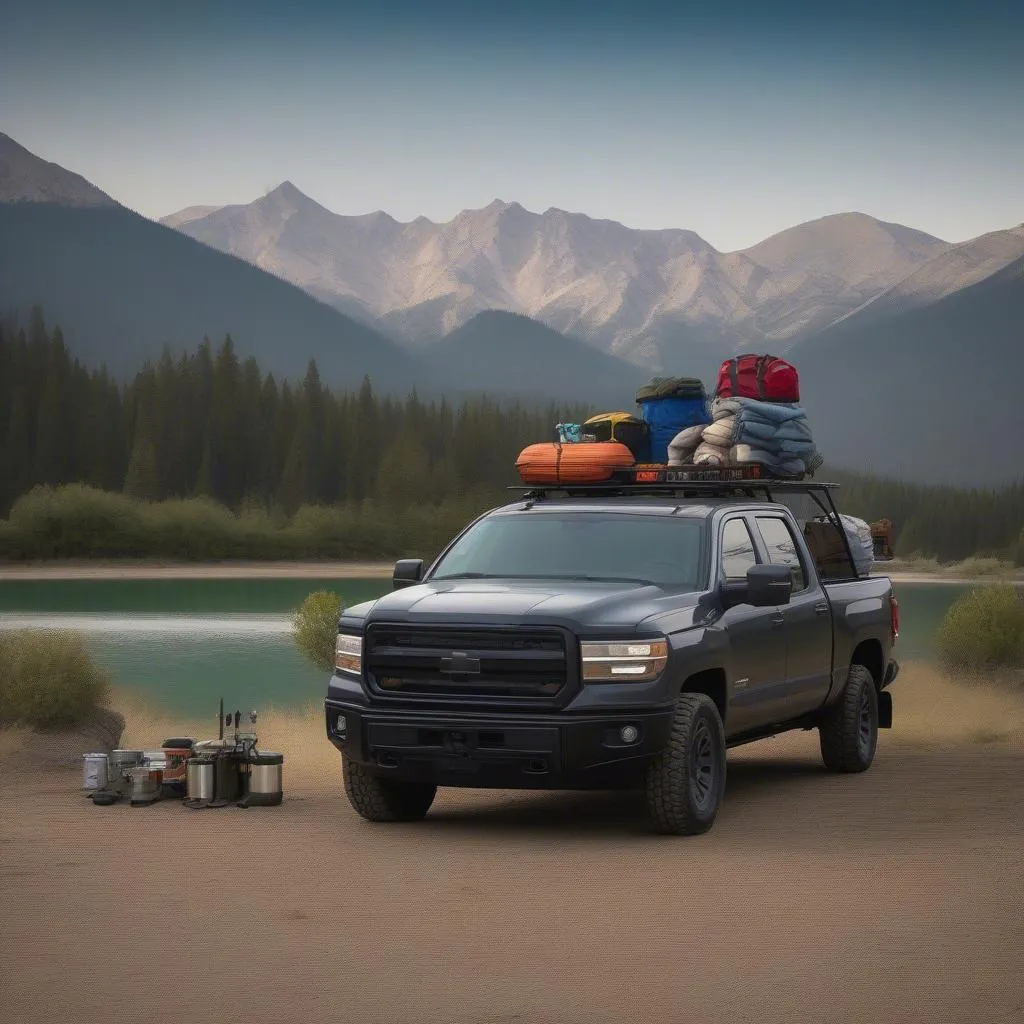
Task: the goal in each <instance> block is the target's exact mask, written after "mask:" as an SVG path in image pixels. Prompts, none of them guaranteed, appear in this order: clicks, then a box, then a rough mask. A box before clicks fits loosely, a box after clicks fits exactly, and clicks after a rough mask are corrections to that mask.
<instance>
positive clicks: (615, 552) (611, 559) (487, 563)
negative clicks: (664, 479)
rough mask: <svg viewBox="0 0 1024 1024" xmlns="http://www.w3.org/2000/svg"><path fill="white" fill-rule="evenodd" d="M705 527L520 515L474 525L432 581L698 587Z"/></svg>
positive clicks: (611, 517)
mask: <svg viewBox="0 0 1024 1024" xmlns="http://www.w3.org/2000/svg"><path fill="white" fill-rule="evenodd" d="M702 537H703V522H702V521H701V520H696V519H684V518H679V517H677V516H653V515H636V514H630V513H621V512H620V513H616V512H537V511H530V512H517V513H513V514H502V515H496V516H490V517H488V518H487V519H484V520H482V521H481V522H479V523H477V524H476V525H475V526H473V527H471V528H470V529H469V530H468V531H467V532H466V533H465V535H464V536H462V537H461V538H460V539H459V540H458V541H457V542H456V543H455V544H454V545H453V546H452V548H451V550H450V551H449V552H448V554H447V555H445V556H444V558H443V559H442V560H441V561H440V562H439V563H438V565H437V568H436V570H435V572H434V573H433V574H432V575H431V579H434V580H444V579H460V578H461V579H466V578H484V579H486V578H494V577H502V578H505V579H508V578H522V579H593V580H623V581H630V582H639V583H653V584H656V585H657V586H660V587H671V588H685V589H688V590H695V589H697V587H698V583H699V579H698V577H699V575H700V565H701V541H702Z"/></svg>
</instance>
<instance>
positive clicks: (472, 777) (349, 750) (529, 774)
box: [325, 700, 673, 789]
mask: <svg viewBox="0 0 1024 1024" xmlns="http://www.w3.org/2000/svg"><path fill="white" fill-rule="evenodd" d="M325 710H326V721H327V736H328V738H329V739H330V741H331V742H332V743H333V744H334V745H335V746H336V747H337V748H338V749H339V750H340V751H341V752H342V753H343V754H345V756H346V757H348V758H350V759H351V760H353V761H357V762H359V763H360V764H363V765H366V766H368V767H371V768H373V770H374V771H375V772H377V773H378V774H380V775H381V776H384V777H388V778H394V779H396V780H400V781H404V782H431V783H434V784H436V785H439V786H469V787H473V788H483V789H487V788H496V789H592V788H608V787H618V786H622V785H629V784H632V783H637V782H639V781H640V779H642V773H643V768H644V767H645V765H646V764H647V762H648V761H649V760H650V759H651V758H652V757H653V756H654V755H656V754H658V753H659V752H660V751H661V750H662V749H663V748H664V747H665V745H666V743H667V742H668V735H669V730H670V729H671V727H672V717H673V709H671V708H668V709H664V710H657V711H642V712H631V711H617V710H616V711H608V712H606V713H600V714H597V713H593V712H591V713H588V714H586V715H567V714H565V713H564V712H563V713H561V714H543V713H537V714H532V713H531V714H521V713H520V714H515V713H499V712H487V713H484V712H480V713H473V714H469V713H464V714H458V713H447V712H444V713H443V712H427V711H397V710H391V709H380V710H377V709H370V708H367V707H364V706H359V705H351V704H344V703H340V702H338V701H332V700H328V701H326V703H325ZM339 716H343V718H344V732H342V731H341V730H340V729H339V724H338V719H339ZM625 726H633V727H634V728H636V729H637V731H638V736H637V738H636V739H635V740H634V741H633V742H630V743H627V742H625V741H623V739H622V737H621V735H620V730H621V729H622V728H623V727H625Z"/></svg>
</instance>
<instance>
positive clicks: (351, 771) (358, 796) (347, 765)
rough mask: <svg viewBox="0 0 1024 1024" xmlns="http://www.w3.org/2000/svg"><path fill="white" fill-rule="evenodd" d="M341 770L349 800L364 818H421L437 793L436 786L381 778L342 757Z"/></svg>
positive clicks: (389, 819) (419, 819)
mask: <svg viewBox="0 0 1024 1024" xmlns="http://www.w3.org/2000/svg"><path fill="white" fill-rule="evenodd" d="M341 773H342V775H343V776H344V779H345V793H346V795H347V796H348V802H349V803H350V804H351V805H352V807H353V808H354V809H355V811H356V813H357V814H359V816H360V817H363V818H365V819H366V820H367V821H422V820H423V819H424V818H425V817H426V816H427V811H429V810H430V805H431V804H432V803H433V802H434V797H435V795H436V794H437V786H433V785H430V784H429V783H425V782H398V781H396V780H395V779H382V778H381V777H380V776H379V775H374V774H372V773H371V772H370V771H368V770H367V769H366V767H365V766H363V765H361V764H358V763H356V762H355V761H350V760H349V759H348V758H347V757H344V756H343V757H342V759H341Z"/></svg>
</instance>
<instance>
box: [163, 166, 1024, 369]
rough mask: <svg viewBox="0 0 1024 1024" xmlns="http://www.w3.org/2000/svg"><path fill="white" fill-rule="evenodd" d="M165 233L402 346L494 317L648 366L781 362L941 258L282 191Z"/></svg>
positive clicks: (803, 229)
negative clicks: (394, 212)
mask: <svg viewBox="0 0 1024 1024" xmlns="http://www.w3.org/2000/svg"><path fill="white" fill-rule="evenodd" d="M164 223H166V224H168V225H173V226H174V227H176V228H177V229H178V230H180V231H182V232H184V233H186V234H188V235H190V236H191V237H193V238H195V239H197V240H199V241H201V242H204V243H206V244H207V245H210V246H212V247H213V248H216V249H220V250H221V251H222V252H227V253H231V254H232V255H234V256H238V257H240V258H242V259H245V260H248V261H249V262H251V263H254V264H256V265H257V266H260V267H262V268H263V269H265V270H268V271H270V272H271V273H273V274H276V275H278V276H280V277H283V278H285V279H286V280H288V281H291V282H292V283H294V284H297V285H299V286H300V287H302V288H304V289H305V290H306V291H308V292H309V293H310V294H311V295H315V296H317V297H318V298H320V299H323V301H325V302H329V303H331V304H332V305H334V306H336V307H337V308H338V309H340V310H342V311H343V312H345V313H347V314H349V315H352V316H355V317H358V318H361V319H363V320H364V321H366V322H368V323H373V324H375V325H377V326H378V327H379V328H380V329H382V330H384V331H385V332H387V333H390V334H391V335H393V336H394V337H396V338H398V339H400V340H402V341H403V342H405V343H407V344H410V345H422V344H426V343H429V341H431V340H433V339H436V338H438V337H441V336H442V335H444V334H447V333H449V332H450V331H452V330H454V329H456V328H458V327H460V326H462V325H463V324H465V323H466V322H468V321H469V320H470V319H471V318H472V317H473V316H474V315H476V314H477V313H479V312H481V311H483V310H490V309H501V310H506V311H508V312H513V313H519V314H522V315H526V316H529V317H531V318H533V319H536V320H539V321H541V322H542V323H544V324H546V325H547V326H549V327H552V328H554V329H555V330H558V331H560V332H563V333H571V334H574V335H576V336H578V337H580V338H583V339H585V340H588V341H590V342H592V343H593V344H595V345H597V346H598V347H600V348H602V349H604V350H605V351H607V352H609V353H612V354H614V355H618V356H621V357H623V358H626V359H628V360H630V361H632V362H635V363H637V364H639V365H641V366H643V367H644V368H646V369H653V370H666V369H670V368H671V367H672V366H673V365H678V364H679V363H680V362H681V361H689V360H691V359H693V358H695V357H696V358H702V357H704V356H705V355H707V354H708V353H710V358H711V360H712V361H714V360H717V359H718V358H719V356H720V353H722V352H723V351H728V352H731V351H737V350H740V349H744V350H746V349H751V348H759V347H763V346H764V345H766V344H770V345H771V346H772V348H773V351H779V352H785V350H786V349H787V348H788V347H789V345H790V344H792V343H793V342H794V341H795V339H797V338H798V337H799V336H801V335H802V334H806V333H808V332H810V331H813V330H816V329H819V328H821V327H824V326H826V325H827V324H829V323H831V322H833V321H834V320H836V319H838V318H840V317H842V316H844V315H846V314H848V313H850V312H852V311H853V310H854V309H856V308H857V307H859V306H861V305H863V304H864V303H865V302H867V301H869V300H870V299H872V298H874V297H876V296H877V295H878V294H879V293H881V292H882V291H884V290H885V289H887V288H889V287H891V286H893V285H894V284H896V283H897V282H899V281H902V280H903V279H905V278H906V277H907V276H908V275H910V274H911V273H913V272H914V271H915V270H917V269H918V268H919V267H921V266H922V265H924V264H926V263H927V262H928V261H930V260H931V259H933V258H934V257H937V256H939V255H940V254H942V253H944V252H946V251H947V250H948V249H949V248H950V246H949V243H947V242H944V241H942V240H941V239H938V238H934V237H932V236H931V235H927V234H924V233H923V232H920V231H915V230H913V229H911V228H907V227H903V226H902V225H899V224H889V223H885V222H882V221H878V220H875V219H873V218H871V217H867V216H865V215H863V214H856V213H851V214H840V215H837V216H832V217H825V218H822V219H821V220H817V221H813V222H811V223H808V224H802V225H799V226H798V227H795V228H792V229H790V230H788V231H784V232H782V233H780V234H778V235H775V236H773V237H772V238H769V239H766V240H765V241H763V242H761V243H759V244H758V245H755V246H753V247H752V248H750V249H747V250H744V251H741V252H732V253H722V252H719V251H718V250H717V249H715V248H714V247H713V246H712V245H711V244H710V243H708V242H706V241H705V240H704V239H703V238H701V237H700V236H699V235H697V234H695V233H694V232H692V231H685V230H664V231H639V230H633V229H630V228H627V227H624V226H623V225H621V224H617V223H614V222H612V221H607V220H594V219H592V218H590V217H586V216H584V215H582V214H576V213H567V212H565V211H564V210H556V209H550V210H547V211H546V212H545V213H542V214H536V213H531V212H529V211H527V210H525V209H523V207H522V206H520V205H519V204H517V203H506V202H502V201H500V200H495V201H494V202H493V203H491V204H490V205H488V206H486V207H484V208H483V209H481V210H465V211H463V212H462V213H460V214H458V215H457V216H456V217H455V218H454V219H452V220H451V221H449V222H447V223H444V224H436V223H433V222H431V221H429V220H427V219H426V218H424V217H421V218H418V219H417V220H415V221H412V222H411V223H400V222H398V221H396V220H394V219H393V218H392V217H390V216H388V215H387V214H386V213H382V212H377V213H371V214H367V215H365V216H357V217H346V216H340V215H338V214H335V213H332V212H331V211H329V210H327V209H325V208H324V207H323V206H321V205H320V204H319V203H317V202H315V201H314V200H312V199H310V198H309V197H308V196H306V195H304V194H303V193H302V192H300V191H299V190H298V189H297V188H296V187H295V186H294V185H292V184H291V183H290V182H285V183H284V184H283V185H280V186H279V187H278V188H275V189H273V190H272V191H270V192H268V193H267V194H266V195H265V196H262V197H261V198H259V199H257V200H256V201H255V202H252V203H249V204H247V205H240V206H226V207H222V208H220V209H212V210H211V209H210V208H209V207H192V208H190V209H188V210H183V211H181V212H179V213H177V214H172V215H171V216H170V217H168V218H165V220H164ZM1022 251H1024V250H1022Z"/></svg>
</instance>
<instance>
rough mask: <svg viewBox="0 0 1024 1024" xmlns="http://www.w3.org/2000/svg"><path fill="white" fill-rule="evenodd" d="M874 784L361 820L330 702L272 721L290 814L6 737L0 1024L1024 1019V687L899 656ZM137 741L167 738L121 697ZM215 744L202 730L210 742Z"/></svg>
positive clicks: (163, 726) (766, 749)
mask: <svg viewBox="0 0 1024 1024" xmlns="http://www.w3.org/2000/svg"><path fill="white" fill-rule="evenodd" d="M894 697H895V704H896V727H895V728H894V729H893V730H891V731H887V732H884V733H883V734H882V737H881V742H880V749H879V754H878V757H877V760H876V762H875V764H874V765H873V767H872V769H871V770H870V771H869V772H868V773H866V774H864V775H861V776H852V777H837V776H830V775H828V774H827V773H825V772H824V770H823V769H822V768H821V766H820V762H819V758H818V753H817V746H816V739H815V737H814V734H797V735H794V736H790V737H783V738H780V739H778V740H775V741H770V742H766V743H763V744H755V745H753V746H750V747H747V748H742V749H740V750H737V751H735V752H734V753H733V754H732V755H731V756H730V762H729V772H730V774H729V783H728V789H727V794H726V802H725V804H724V807H723V809H722V812H721V813H720V816H719V819H718V821H717V822H716V824H715V827H714V828H713V830H712V831H711V832H710V833H709V834H708V835H706V836H703V837H700V838H696V839H682V838H666V837H659V836H652V835H651V834H649V833H648V832H647V830H646V823H645V821H644V818H643V814H642V810H641V808H639V807H638V806H637V805H636V802H635V798H634V797H633V796H632V795H629V794H604V793H597V794H523V793H508V792H478V791H467V792H461V793H460V792H456V791H448V792H444V791H442V794H441V795H440V796H439V798H438V800H437V802H436V804H435V806H434V809H433V810H432V812H431V815H430V817H429V818H428V819H427V821H426V822H423V823H421V824H417V825H398V826H387V825H371V824H369V823H366V822H363V821H362V820H360V819H359V818H357V817H356V816H355V814H354V813H353V812H352V811H351V810H350V809H349V807H348V805H347V803H346V801H345V799H344V796H343V793H342V790H341V785H340V780H339V777H338V768H337V763H336V758H335V756H334V754H333V752H332V750H331V748H330V747H329V746H328V744H327V743H326V740H325V739H324V737H323V732H322V725H321V721H320V718H319V712H318V710H317V709H315V708H311V709H310V710H309V712H308V713H307V714H305V715H297V714H291V715H285V714H273V713H272V714H270V715H268V716H267V721H266V722H265V723H264V724H263V727H262V728H261V739H262V744H261V745H262V746H263V747H265V748H267V749H277V750H281V751H283V752H284V753H285V756H286V762H285V789H286V794H285V802H284V804H283V805H282V806H281V807H278V808H265V809H252V810H248V811H244V810H239V809H236V808H225V809H223V810H204V811H202V812H197V811H191V810H187V809H185V808H183V807H181V806H179V805H178V804H176V803H172V802H169V801H168V802H163V803H159V804H156V805H154V806H152V807H148V808H132V807H129V806H126V805H121V806H115V807H112V808H98V807H94V806H93V805H92V804H91V802H90V801H88V800H87V799H86V798H85V797H84V796H83V795H82V793H81V792H80V791H79V790H77V788H76V787H77V786H78V785H79V784H80V777H79V775H78V773H72V772H51V773H45V774H41V775H30V774H28V773H26V772H24V771H23V770H19V767H18V764H19V759H18V749H19V743H20V742H21V741H22V740H23V737H19V736H18V735H15V734H11V733H9V734H7V735H6V736H5V737H4V738H3V744H4V745H3V746H2V747H0V1019H2V1020H3V1021H8V1020H9V1021H12V1022H14V1021H26V1022H29V1021H31V1022H43V1021H54V1022H56V1021H76V1022H83V1024H87V1022H88V1024H91V1022H94V1021H95V1022H101V1021H102V1022H103V1024H109V1022H110V1021H112V1020H124V1021H132V1022H134V1021H150V1020H156V1019H158V1018H169V1017H172V1016H173V1018H174V1019H176V1020H184V1019H206V1018H209V1019H232V1020H234V1019H237V1020H243V1021H246V1022H252V1024H262V1022H273V1024H282V1022H303V1024H307V1022H319V1021H349V1020H353V1021H360V1022H366V1024H376V1022H424V1024H425V1022H435V1021H440V1022H452V1024H456V1022H458V1024H462V1022H466V1024H468V1022H474V1024H513V1022H515V1024H521V1022H535V1021H537V1022H540V1021H573V1022H576V1021H578V1022H581V1024H582V1022H587V1024H602V1022H622V1021H645V1022H646V1021H650V1022H662V1021H672V1022H675V1021H679V1022H682V1021H700V1022H702V1024H717V1022H729V1024H735V1022H736V1021H740V1020H749V1021H772V1022H775V1021H808V1022H811V1021H813V1022H821V1021H847V1022H880V1021H885V1022H902V1021H921V1022H929V1024H935V1022H940V1021H941V1022H946V1021H950V1022H953V1021H956V1022H973V1021H986V1022H992V1024H996V1022H1006V1024H1009V1022H1011V1021H1013V1022H1020V1021H1021V1020H1022V1019H1024V979H1022V975H1021V971H1020V964H1021V962H1022V960H1024V907H1022V903H1024V896H1022V893H1024V698H1022V697H1020V696H1019V695H1015V694H1012V693H1007V692H1004V691H1000V690H995V689H990V688H986V687H981V686H972V687H963V686H959V685H956V684H953V683H950V682H947V681H945V680H942V679H941V678H939V677H938V676H936V675H935V674H934V673H933V672H932V671H931V670H928V669H925V668H921V667H916V666H909V667H907V668H906V669H905V670H904V672H903V673H901V676H900V678H899V679H898V680H897V682H896V684H895V686H894ZM123 710H125V712H126V716H127V719H128V727H127V732H126V736H125V742H126V743H127V744H130V745H135V744H138V745H140V746H150V745H152V744H153V743H154V742H157V741H158V740H159V739H161V738H162V736H163V734H165V733H167V732H171V731H177V730H175V729H173V728H170V726H172V725H177V726H179V727H181V728H187V729H188V730H190V731H191V734H192V735H200V736H205V735H208V734H209V733H208V730H204V729H202V727H201V726H200V725H197V724H196V723H171V722H168V721H166V720H163V721H160V720H154V719H152V718H150V717H148V714H147V712H146V709H145V708H143V707H141V706H131V705H130V704H129V705H128V706H126V707H124V708H123ZM197 729H198V730H199V731H198V732H197V731H196V730H197Z"/></svg>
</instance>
